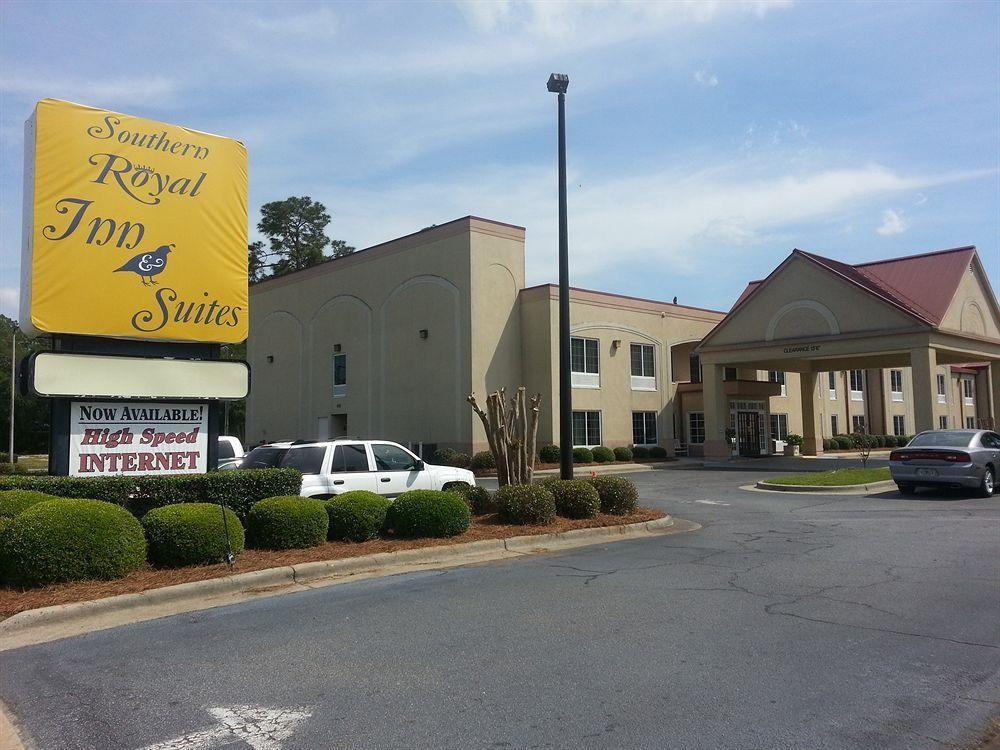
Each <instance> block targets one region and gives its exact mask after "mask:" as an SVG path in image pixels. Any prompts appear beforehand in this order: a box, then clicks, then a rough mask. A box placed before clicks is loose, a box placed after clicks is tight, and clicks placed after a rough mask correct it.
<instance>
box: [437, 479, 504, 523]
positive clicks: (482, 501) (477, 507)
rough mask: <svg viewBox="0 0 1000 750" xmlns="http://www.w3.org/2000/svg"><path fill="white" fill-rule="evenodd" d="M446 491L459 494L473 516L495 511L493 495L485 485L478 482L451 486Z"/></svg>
mask: <svg viewBox="0 0 1000 750" xmlns="http://www.w3.org/2000/svg"><path fill="white" fill-rule="evenodd" d="M448 492H453V493H455V494H457V495H460V496H461V497H462V499H463V500H465V503H466V505H468V506H469V510H471V511H472V515H474V516H481V515H484V514H486V513H495V512H496V503H495V502H494V501H493V495H491V494H490V492H489V490H487V489H486V488H485V487H480V486H479V485H478V484H474V485H472V486H471V487H470V486H469V485H462V486H461V487H453V488H451V489H449V490H448Z"/></svg>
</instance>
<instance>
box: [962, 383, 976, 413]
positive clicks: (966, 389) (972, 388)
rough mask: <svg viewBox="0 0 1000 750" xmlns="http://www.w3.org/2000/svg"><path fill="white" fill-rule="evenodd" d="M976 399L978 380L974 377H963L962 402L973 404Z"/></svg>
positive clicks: (968, 404) (966, 404) (967, 404)
mask: <svg viewBox="0 0 1000 750" xmlns="http://www.w3.org/2000/svg"><path fill="white" fill-rule="evenodd" d="M975 401H976V381H975V380H973V379H972V378H962V404H964V405H965V406H973V405H974V404H975Z"/></svg>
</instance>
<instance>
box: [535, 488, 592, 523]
mask: <svg viewBox="0 0 1000 750" xmlns="http://www.w3.org/2000/svg"><path fill="white" fill-rule="evenodd" d="M545 489H547V490H548V491H549V492H551V493H552V497H553V498H554V499H555V501H556V513H557V514H558V515H560V516H562V517H563V518H593V517H594V516H596V515H597V514H598V513H599V512H600V510H601V496H600V495H598V494H597V490H596V489H594V486H593V485H592V484H590V482H587V481H586V480H583V479H566V480H560V481H558V482H552V483H550V484H546V485H545Z"/></svg>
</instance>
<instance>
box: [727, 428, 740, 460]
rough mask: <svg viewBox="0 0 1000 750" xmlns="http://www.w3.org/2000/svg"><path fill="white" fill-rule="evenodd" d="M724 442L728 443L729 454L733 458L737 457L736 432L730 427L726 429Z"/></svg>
mask: <svg viewBox="0 0 1000 750" xmlns="http://www.w3.org/2000/svg"><path fill="white" fill-rule="evenodd" d="M726 442H727V443H729V452H730V453H731V454H732V455H734V456H736V455H739V450H738V449H737V446H736V430H734V429H733V428H732V427H727V428H726Z"/></svg>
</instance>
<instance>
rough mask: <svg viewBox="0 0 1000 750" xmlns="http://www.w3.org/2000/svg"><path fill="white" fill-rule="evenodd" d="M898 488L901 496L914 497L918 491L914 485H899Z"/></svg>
mask: <svg viewBox="0 0 1000 750" xmlns="http://www.w3.org/2000/svg"><path fill="white" fill-rule="evenodd" d="M896 486H897V487H899V494H901V495H912V494H913V493H914V492H916V491H917V488H916V487H914V486H913V485H912V484H897V485H896Z"/></svg>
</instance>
